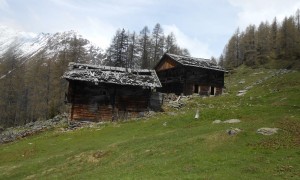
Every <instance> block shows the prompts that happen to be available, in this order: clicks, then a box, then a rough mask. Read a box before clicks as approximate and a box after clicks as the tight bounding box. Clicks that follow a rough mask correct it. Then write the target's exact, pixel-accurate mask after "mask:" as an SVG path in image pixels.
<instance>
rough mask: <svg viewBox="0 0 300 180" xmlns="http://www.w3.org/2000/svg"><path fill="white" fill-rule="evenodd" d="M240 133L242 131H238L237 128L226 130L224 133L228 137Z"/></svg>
mask: <svg viewBox="0 0 300 180" xmlns="http://www.w3.org/2000/svg"><path fill="white" fill-rule="evenodd" d="M241 131H242V130H241V129H239V128H230V129H227V130H226V132H227V133H228V135H236V134H238V133H239V132H241Z"/></svg>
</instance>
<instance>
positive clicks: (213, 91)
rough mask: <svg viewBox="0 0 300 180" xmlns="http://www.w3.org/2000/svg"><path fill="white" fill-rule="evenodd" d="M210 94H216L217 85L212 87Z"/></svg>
mask: <svg viewBox="0 0 300 180" xmlns="http://www.w3.org/2000/svg"><path fill="white" fill-rule="evenodd" d="M210 95H215V87H214V86H211V87H210Z"/></svg>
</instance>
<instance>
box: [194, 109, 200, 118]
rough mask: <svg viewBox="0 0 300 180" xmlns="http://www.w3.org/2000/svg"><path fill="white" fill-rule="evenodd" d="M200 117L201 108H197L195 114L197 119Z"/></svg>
mask: <svg viewBox="0 0 300 180" xmlns="http://www.w3.org/2000/svg"><path fill="white" fill-rule="evenodd" d="M198 118H199V109H197V111H196V115H195V119H198Z"/></svg>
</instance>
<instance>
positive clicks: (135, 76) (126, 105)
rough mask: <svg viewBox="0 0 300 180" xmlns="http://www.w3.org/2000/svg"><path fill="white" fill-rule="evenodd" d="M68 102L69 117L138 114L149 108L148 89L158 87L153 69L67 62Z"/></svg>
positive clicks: (111, 117)
mask: <svg viewBox="0 0 300 180" xmlns="http://www.w3.org/2000/svg"><path fill="white" fill-rule="evenodd" d="M63 78H65V79H66V80H68V81H69V88H68V93H67V95H66V97H67V102H68V103H70V105H71V106H70V108H71V120H88V121H105V120H118V119H127V118H131V117H137V116H139V115H141V113H143V112H145V111H147V110H148V108H149V104H150V97H151V92H152V91H153V89H155V88H158V87H161V84H160V81H159V79H158V77H157V75H156V72H155V71H154V70H133V69H128V68H127V69H126V68H120V67H109V66H96V65H87V64H78V63H70V64H69V70H68V71H67V72H65V74H64V75H63Z"/></svg>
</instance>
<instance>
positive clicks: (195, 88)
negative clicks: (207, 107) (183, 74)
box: [194, 84, 199, 94]
mask: <svg viewBox="0 0 300 180" xmlns="http://www.w3.org/2000/svg"><path fill="white" fill-rule="evenodd" d="M194 93H197V94H198V93H199V86H198V85H196V84H195V85H194Z"/></svg>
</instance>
